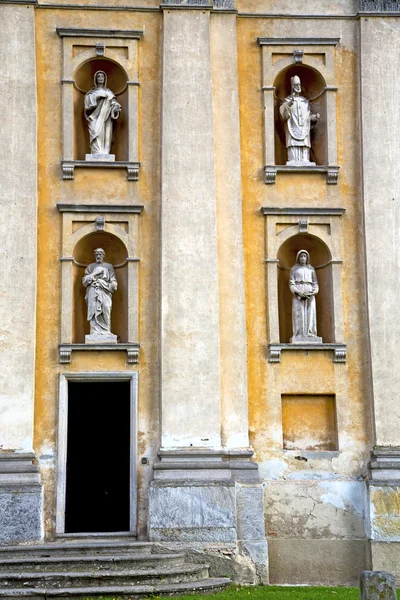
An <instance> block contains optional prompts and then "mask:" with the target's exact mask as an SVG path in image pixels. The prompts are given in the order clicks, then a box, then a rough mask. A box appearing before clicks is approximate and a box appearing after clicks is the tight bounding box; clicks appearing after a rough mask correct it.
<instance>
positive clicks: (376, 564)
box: [371, 542, 400, 586]
mask: <svg viewBox="0 0 400 600" xmlns="http://www.w3.org/2000/svg"><path fill="white" fill-rule="evenodd" d="M371 555H372V565H373V568H374V569H376V570H377V571H380V570H382V571H383V570H385V571H388V572H389V573H393V575H394V577H395V579H396V583H397V586H400V543H399V542H390V543H388V542H372V543H371Z"/></svg>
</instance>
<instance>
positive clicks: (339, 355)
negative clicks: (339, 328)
mask: <svg viewBox="0 0 400 600" xmlns="http://www.w3.org/2000/svg"><path fill="white" fill-rule="evenodd" d="M283 350H293V351H297V352H298V351H303V352H304V351H306V352H309V351H318V350H319V351H321V350H323V351H325V350H333V362H334V363H345V362H346V358H347V347H346V344H324V343H323V344H306V343H305V344H268V348H267V351H268V362H270V363H279V362H281V352H282V351H283Z"/></svg>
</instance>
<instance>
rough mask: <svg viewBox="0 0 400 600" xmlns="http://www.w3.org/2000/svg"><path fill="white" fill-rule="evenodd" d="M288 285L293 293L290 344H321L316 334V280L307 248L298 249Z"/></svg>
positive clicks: (317, 289)
mask: <svg viewBox="0 0 400 600" xmlns="http://www.w3.org/2000/svg"><path fill="white" fill-rule="evenodd" d="M289 287H290V291H291V292H292V294H293V300H292V323H293V337H292V338H290V343H291V344H296V343H304V342H307V343H315V344H321V343H322V338H321V337H318V336H317V310H316V302H315V296H316V294H318V291H319V287H318V280H317V275H316V273H315V269H314V267H312V266H311V265H310V255H309V253H308V252H307V250H299V252H298V253H297V256H296V264H295V265H294V266H293V267H292V268H291V269H290V276H289Z"/></svg>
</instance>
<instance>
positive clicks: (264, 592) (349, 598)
mask: <svg viewBox="0 0 400 600" xmlns="http://www.w3.org/2000/svg"><path fill="white" fill-rule="evenodd" d="M193 596H198V597H199V600H200V598H204V600H335V599H336V600H359V598H360V590H359V589H358V588H357V587H325V586H296V587H294V586H279V585H258V586H255V587H241V586H238V585H234V584H233V585H231V586H230V587H229V588H227V589H225V590H224V591H222V592H216V593H214V594H200V593H197V594H190V595H186V596H174V595H172V596H157V595H153V596H150V600H164V598H165V599H166V598H176V599H177V600H193ZM397 598H398V600H400V590H397ZM84 600H89V599H84ZM91 600H93V599H91ZM99 600H116V598H110V597H107V598H106V597H101V598H99ZM143 600H144V599H143Z"/></svg>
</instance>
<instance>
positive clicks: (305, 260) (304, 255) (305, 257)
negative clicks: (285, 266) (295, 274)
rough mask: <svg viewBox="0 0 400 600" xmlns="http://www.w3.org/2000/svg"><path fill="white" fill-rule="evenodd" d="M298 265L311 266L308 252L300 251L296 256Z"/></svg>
mask: <svg viewBox="0 0 400 600" xmlns="http://www.w3.org/2000/svg"><path fill="white" fill-rule="evenodd" d="M296 264H298V265H302V266H304V265H309V264H310V255H309V253H308V252H307V250H299V251H298V253H297V255H296Z"/></svg>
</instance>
